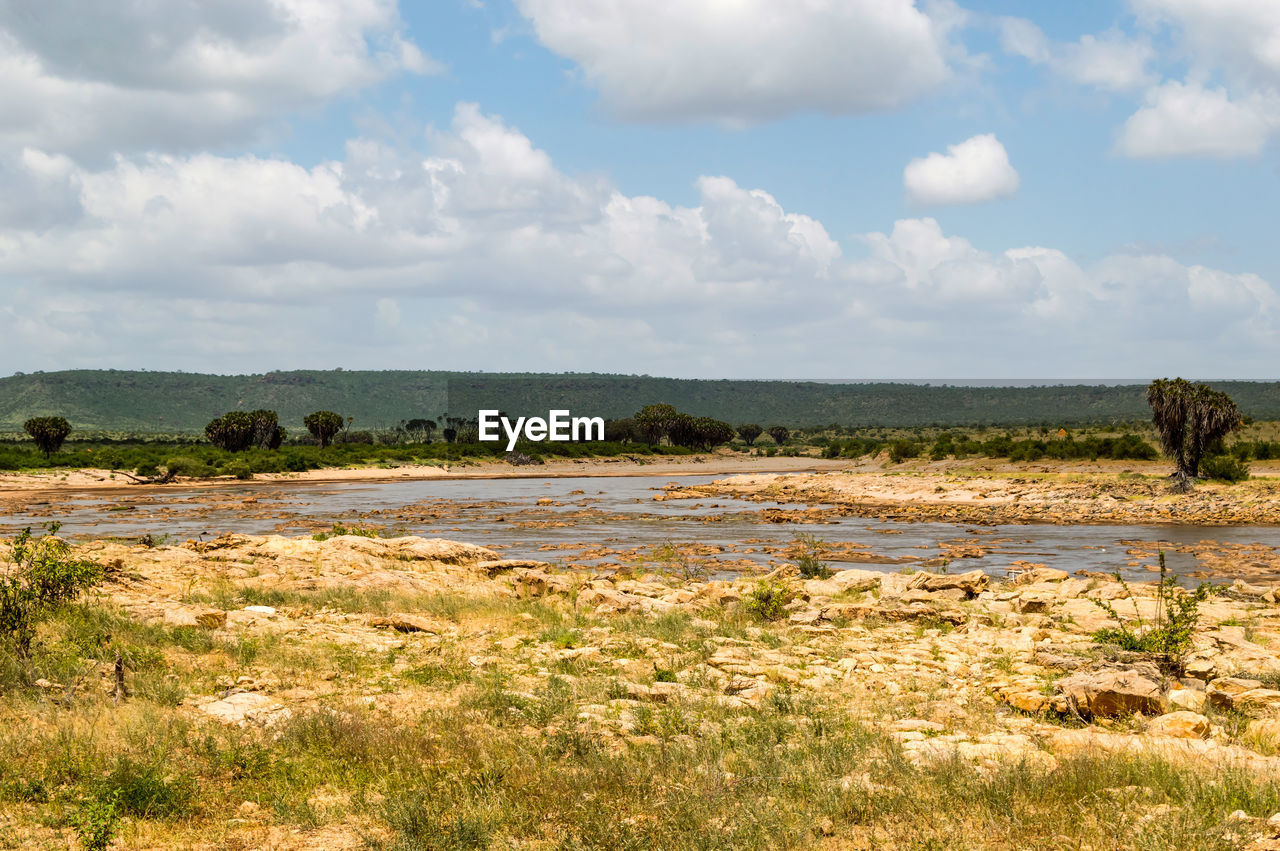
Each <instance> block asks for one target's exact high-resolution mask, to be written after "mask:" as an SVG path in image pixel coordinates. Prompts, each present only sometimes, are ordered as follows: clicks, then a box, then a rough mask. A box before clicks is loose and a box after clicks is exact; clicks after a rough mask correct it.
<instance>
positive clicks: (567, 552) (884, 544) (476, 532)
mask: <svg viewBox="0 0 1280 851" xmlns="http://www.w3.org/2000/svg"><path fill="white" fill-rule="evenodd" d="M712 478H714V477H710V476H689V477H681V478H680V479H679V482H680V484H685V485H689V484H697V483H702V482H705V481H710V480H711V479H712ZM672 481H673V480H672V479H670V478H656V477H625V478H598V477H596V478H590V477H584V478H555V479H458V480H447V481H440V480H434V481H417V482H391V483H382V484H352V485H297V484H289V483H285V484H255V483H245V484H244V485H235V486H220V487H215V488H190V489H141V488H139V489H138V490H137V491H136V492H133V491H124V492H123V493H121V492H116V493H113V494H111V495H109V496H104V495H102V494H95V493H92V492H83V493H68V494H66V495H65V496H63V497H62V498H60V499H59V500H58V501H57V502H45V503H33V504H29V505H27V506H25V507H24V509H23V510H21V511H19V512H17V513H12V512H11V513H9V514H7V515H4V516H0V531H4V532H6V533H7V532H12V531H15V530H17V529H21V528H23V527H24V526H38V525H40V524H43V523H48V522H51V521H57V522H59V523H61V524H62V533H63V534H64V535H69V536H71V537H76V538H84V537H103V536H121V537H139V536H142V535H144V534H150V535H152V536H153V537H155V538H161V539H164V536H167V539H168V540H170V541H172V542H180V541H183V540H186V539H190V538H195V539H199V538H205V539H208V538H210V537H214V536H216V535H218V534H221V533H223V532H244V533H251V534H269V533H280V534H288V535H300V534H308V533H311V532H315V531H319V530H327V529H329V528H331V526H332V525H333V524H334V523H344V524H346V525H348V526H350V525H360V526H364V527H372V528H376V529H379V530H381V531H383V532H385V533H402V534H417V535H425V536H438V537H447V538H455V539H460V540H466V541H471V542H474V543H478V544H483V545H485V546H490V547H493V548H495V549H498V550H500V551H502V553H503V554H504V555H505V556H508V557H512V558H537V559H542V560H545V561H550V562H553V563H559V564H563V565H565V566H579V567H605V566H617V565H627V564H629V565H632V566H635V567H638V568H641V569H644V568H648V567H653V568H660V569H666V570H677V571H688V572H694V573H699V574H706V575H712V576H719V575H728V574H731V573H734V572H737V571H743V570H756V569H759V568H762V567H768V566H769V565H770V563H776V562H780V561H782V560H784V559H785V557H786V551H787V549H788V548H789V547H793V546H794V542H795V539H796V536H797V535H798V534H806V535H813V536H816V537H817V538H818V539H820V540H822V541H824V542H829V543H831V544H832V545H835V546H834V547H833V550H832V551H831V553H830V554H829V556H828V557H827V560H828V561H829V562H830V563H831V565H832V566H833V567H837V568H838V567H842V566H844V567H861V568H870V569H882V570H900V569H902V568H904V567H920V568H925V569H935V570H936V569H939V568H940V567H941V566H942V565H943V564H944V563H945V565H946V569H948V570H952V571H956V570H970V569H973V568H975V567H977V568H981V569H983V570H985V571H987V572H988V573H991V574H993V575H1002V574H1003V573H1005V572H1006V571H1007V570H1008V569H1010V568H1014V569H1016V568H1017V567H1018V566H1020V565H1024V564H1043V565H1048V566H1049V567H1055V568H1059V569H1062V570H1066V571H1068V572H1072V573H1074V572H1076V571H1079V570H1087V571H1103V572H1114V571H1120V572H1121V573H1123V574H1125V575H1126V576H1128V577H1130V578H1135V579H1149V578H1150V577H1151V571H1152V570H1153V569H1154V566H1155V562H1156V553H1157V551H1159V550H1164V551H1165V552H1166V555H1167V559H1168V563H1169V566H1170V567H1171V568H1172V569H1173V570H1174V571H1175V572H1177V573H1179V574H1181V575H1183V576H1185V577H1186V578H1187V581H1193V580H1194V579H1198V578H1213V579H1215V580H1219V581H1221V580H1226V579H1232V578H1236V577H1243V578H1246V579H1248V580H1250V581H1267V580H1271V581H1276V580H1280V527H1228V528H1223V527H1194V526H1148V527H1143V526H1115V525H1097V526H1085V525H1076V526H1055V525H1047V524H1046V525H1017V526H1015V525H1006V526H984V527H973V526H966V525H956V524H950V523H900V522H893V521H880V520H874V519H867V518H860V517H842V516H829V517H825V518H822V522H816V523H786V524H779V523H774V522H769V521H768V520H766V519H765V518H764V517H763V514H762V512H763V510H764V509H768V508H783V509H785V510H787V511H795V510H796V508H797V506H794V505H789V506H780V505H776V504H771V503H758V502H746V501H741V500H734V499H724V498H717V499H715V500H702V501H692V500H661V501H659V500H655V499H654V496H655V494H657V493H659V492H660V488H661V487H662V486H663V485H665V484H669V483H672Z"/></svg>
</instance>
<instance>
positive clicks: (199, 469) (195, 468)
mask: <svg viewBox="0 0 1280 851" xmlns="http://www.w3.org/2000/svg"><path fill="white" fill-rule="evenodd" d="M164 467H165V469H166V470H168V471H169V472H170V473H172V474H173V475H175V476H188V477H194V476H207V475H209V474H210V473H211V472H212V471H211V470H210V469H209V465H208V464H207V463H205V462H204V461H201V460H199V459H197V458H192V457H190V456H189V455H178V456H175V457H173V458H170V459H168V460H167V461H165V462H164Z"/></svg>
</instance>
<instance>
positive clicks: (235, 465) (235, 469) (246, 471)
mask: <svg viewBox="0 0 1280 851" xmlns="http://www.w3.org/2000/svg"><path fill="white" fill-rule="evenodd" d="M222 475H224V476H235V477H236V478H237V479H252V478H253V468H252V467H250V466H249V464H248V462H247V461H239V460H236V461H228V462H227V463H226V465H225V466H224V467H223V468H222Z"/></svg>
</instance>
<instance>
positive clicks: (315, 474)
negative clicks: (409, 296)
mask: <svg viewBox="0 0 1280 851" xmlns="http://www.w3.org/2000/svg"><path fill="white" fill-rule="evenodd" d="M846 466H848V465H847V462H841V461H832V460H827V459H822V458H807V457H799V458H785V457H774V458H764V457H754V456H749V455H738V454H731V453H715V454H708V455H679V456H656V457H653V456H648V457H641V456H636V457H634V458H631V457H627V458H580V459H557V460H553V461H548V462H546V463H545V464H536V465H528V466H513V465H511V464H509V463H507V462H506V461H474V460H468V461H465V462H461V463H457V464H442V465H432V464H423V465H404V466H399V467H385V466H383V467H354V468H346V469H333V468H331V469H324V470H308V471H306V472H303V473H260V474H258V475H255V476H254V477H253V481H254V482H260V483H261V482H267V483H282V484H287V483H297V484H348V483H352V484H354V483H379V482H399V481H418V480H426V479H547V478H571V477H575V476H600V477H613V476H720V475H733V474H738V473H757V472H762V473H791V472H815V471H828V470H839V469H843V468H844V467H846ZM227 484H243V483H242V482H240V481H238V480H236V479H233V478H231V477H229V476H226V477H221V478H217V479H180V480H179V481H177V482H174V483H173V484H169V485H144V484H138V483H134V482H131V481H130V480H129V479H128V478H126V477H125V476H123V475H120V474H118V473H117V474H115V475H114V476H113V474H112V471H110V470H94V469H82V470H57V471H52V472H47V473H46V472H39V473H4V474H0V494H4V493H6V492H9V493H12V492H17V491H68V490H70V491H86V490H95V491H96V490H111V489H121V490H130V491H137V490H140V489H143V488H166V487H167V488H175V487H184V488H189V487H191V486H192V485H197V486H200V487H216V486H218V485H227Z"/></svg>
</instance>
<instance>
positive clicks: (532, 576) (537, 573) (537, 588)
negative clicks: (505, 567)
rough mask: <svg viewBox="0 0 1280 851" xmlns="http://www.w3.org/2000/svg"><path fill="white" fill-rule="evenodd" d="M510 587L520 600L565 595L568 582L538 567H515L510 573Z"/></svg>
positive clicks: (567, 589) (567, 590)
mask: <svg viewBox="0 0 1280 851" xmlns="http://www.w3.org/2000/svg"><path fill="white" fill-rule="evenodd" d="M510 575H511V585H512V587H513V588H514V589H515V592H516V596H517V597H518V598H520V599H521V600H530V599H533V598H535V597H545V596H547V595H548V594H567V593H568V592H569V582H568V580H566V579H565V578H564V577H562V576H556V575H555V574H552V573H547V572H546V571H545V570H543V569H542V568H538V567H517V568H514V569H513V570H512V571H511V574H510Z"/></svg>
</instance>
